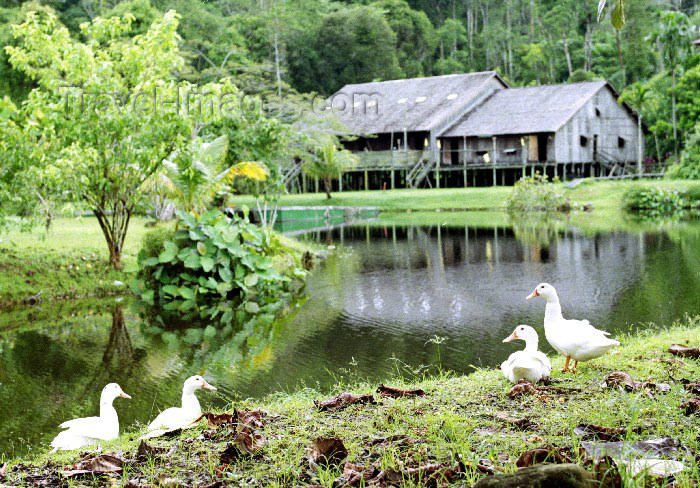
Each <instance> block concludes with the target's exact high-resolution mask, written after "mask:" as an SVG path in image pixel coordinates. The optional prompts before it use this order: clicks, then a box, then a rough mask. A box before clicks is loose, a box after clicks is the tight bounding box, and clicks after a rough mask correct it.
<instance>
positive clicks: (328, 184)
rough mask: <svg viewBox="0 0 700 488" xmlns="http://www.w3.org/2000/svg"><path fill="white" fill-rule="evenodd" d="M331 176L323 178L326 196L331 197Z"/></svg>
mask: <svg viewBox="0 0 700 488" xmlns="http://www.w3.org/2000/svg"><path fill="white" fill-rule="evenodd" d="M331 181H332V180H331V179H330V178H323V190H324V191H325V192H326V198H330V197H331V190H332V189H333V187H332V183H331Z"/></svg>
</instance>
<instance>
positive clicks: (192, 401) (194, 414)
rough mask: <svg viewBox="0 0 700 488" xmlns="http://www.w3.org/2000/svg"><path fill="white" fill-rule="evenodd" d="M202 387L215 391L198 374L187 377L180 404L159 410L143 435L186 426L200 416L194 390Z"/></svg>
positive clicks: (149, 435) (158, 433)
mask: <svg viewBox="0 0 700 488" xmlns="http://www.w3.org/2000/svg"><path fill="white" fill-rule="evenodd" d="M202 389H204V390H212V391H216V388H215V387H213V386H212V385H210V384H209V383H207V382H206V380H205V379H204V378H202V377H201V376H199V375H197V376H190V377H189V378H187V379H186V380H185V384H184V386H183V387H182V406H181V407H172V408H168V409H166V410H163V411H162V412H160V414H158V416H157V417H156V418H155V420H153V422H151V423H150V424H149V425H148V429H147V430H148V432H147V433H146V435H145V436H144V437H145V438H148V437H156V436H159V435H162V434H164V433H165V432H168V431H171V430H175V429H182V428H185V427H188V426H189V425H191V424H192V423H193V422H194V421H195V420H197V419H198V418H199V417H201V416H202V407H200V406H199V400H197V397H196V396H195V394H194V392H195V391H197V390H202Z"/></svg>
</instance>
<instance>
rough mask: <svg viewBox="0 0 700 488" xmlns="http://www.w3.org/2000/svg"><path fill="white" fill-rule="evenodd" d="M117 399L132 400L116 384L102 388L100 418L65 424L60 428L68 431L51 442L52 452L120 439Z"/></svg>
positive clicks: (87, 418)
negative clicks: (115, 404) (115, 406)
mask: <svg viewBox="0 0 700 488" xmlns="http://www.w3.org/2000/svg"><path fill="white" fill-rule="evenodd" d="M117 397H122V398H129V399H130V398H131V397H130V396H129V395H127V394H126V393H124V392H123V391H122V389H121V387H120V386H119V385H118V384H116V383H110V384H108V385H107V386H105V387H104V388H102V393H101V394H100V416H99V417H85V418H80V419H73V420H68V421H66V422H63V423H62V424H61V425H60V426H59V427H60V428H62V429H66V430H64V431H63V432H61V433H59V434H58V435H57V436H56V437H54V439H53V440H52V441H51V447H53V451H52V452H56V451H59V450H63V451H70V450H73V449H80V448H81V447H84V446H88V445H90V444H95V443H96V442H99V441H109V440H112V439H116V438H117V437H119V418H118V417H117V411H116V410H115V409H114V406H113V405H112V402H114V399H115V398H117Z"/></svg>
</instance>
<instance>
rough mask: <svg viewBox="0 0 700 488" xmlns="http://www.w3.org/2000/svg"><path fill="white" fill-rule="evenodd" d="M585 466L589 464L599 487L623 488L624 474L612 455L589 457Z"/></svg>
mask: <svg viewBox="0 0 700 488" xmlns="http://www.w3.org/2000/svg"><path fill="white" fill-rule="evenodd" d="M584 466H589V467H590V468H591V471H593V476H595V481H597V482H598V484H597V486H598V488H622V475H621V474H620V469H619V468H618V466H617V462H615V460H614V459H613V458H611V457H610V456H603V457H602V458H595V459H588V460H586V462H585V463H584Z"/></svg>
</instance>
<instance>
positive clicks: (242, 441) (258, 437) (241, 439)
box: [233, 427, 265, 454]
mask: <svg viewBox="0 0 700 488" xmlns="http://www.w3.org/2000/svg"><path fill="white" fill-rule="evenodd" d="M233 442H235V444H236V446H237V447H238V448H239V449H240V450H241V451H242V452H246V453H248V454H255V453H256V452H258V451H259V450H260V449H262V448H263V446H264V445H265V437H264V436H263V435H262V434H261V433H260V432H257V431H255V430H253V429H251V428H249V427H243V428H241V429H239V431H238V432H236V436H235V437H234V438H233Z"/></svg>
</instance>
